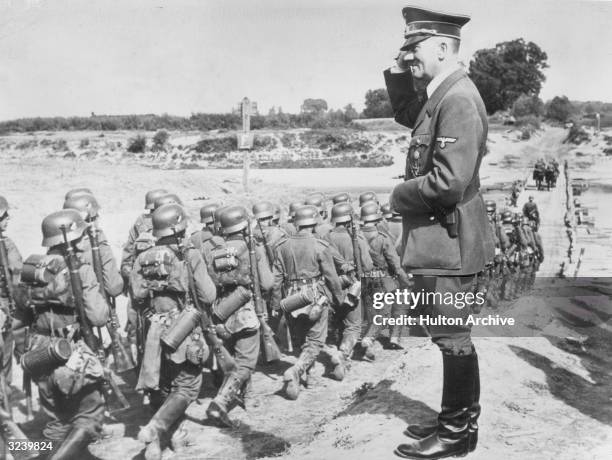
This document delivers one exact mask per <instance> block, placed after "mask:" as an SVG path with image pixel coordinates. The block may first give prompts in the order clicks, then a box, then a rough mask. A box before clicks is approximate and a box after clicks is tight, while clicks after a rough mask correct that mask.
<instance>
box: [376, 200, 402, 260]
mask: <svg viewBox="0 0 612 460" xmlns="http://www.w3.org/2000/svg"><path fill="white" fill-rule="evenodd" d="M380 210H381V212H382V215H383V222H384V224H385V225H382V223H381V224H380V225H379V228H382V229H384V230H385V231H386V232H387V233H388V234H389V236H391V238H392V239H393V245H394V247H395V249H397V250H399V247H400V244H401V240H402V216H401V214H398V213H396V212H394V211H393V210H392V209H391V205H390V204H389V203H385V204H383V205H382V206H381V208H380ZM398 254H399V251H398Z"/></svg>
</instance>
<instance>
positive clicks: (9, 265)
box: [0, 196, 23, 410]
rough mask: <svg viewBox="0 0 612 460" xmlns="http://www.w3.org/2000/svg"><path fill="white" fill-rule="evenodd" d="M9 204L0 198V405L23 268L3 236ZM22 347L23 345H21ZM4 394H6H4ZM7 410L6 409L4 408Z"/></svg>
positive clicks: (7, 381)
mask: <svg viewBox="0 0 612 460" xmlns="http://www.w3.org/2000/svg"><path fill="white" fill-rule="evenodd" d="M8 210H9V204H8V201H7V200H6V198H4V197H3V196H0V240H1V241H0V244H1V245H2V246H3V248H2V249H1V250H3V251H6V257H7V260H6V266H5V265H4V262H3V261H2V260H0V265H1V266H0V333H1V334H2V344H1V349H0V354H1V355H0V359H1V361H0V365H1V366H2V369H0V372H2V375H3V382H4V385H1V386H0V403H1V404H4V401H6V400H8V397H9V396H10V395H9V394H8V391H9V388H10V383H11V379H12V368H13V346H14V344H15V342H14V338H13V330H12V329H13V328H12V327H11V321H12V320H11V316H12V315H13V314H14V312H11V311H10V310H11V304H12V305H13V307H14V306H15V297H14V296H13V295H12V293H13V292H14V288H15V286H16V285H17V283H18V282H19V275H20V273H21V268H22V266H23V260H22V258H21V254H20V253H19V250H18V249H17V246H15V243H13V240H11V239H10V238H9V237H7V236H6V235H5V232H6V229H7V228H8V223H9V219H10V218H9V213H8ZM21 345H22V346H23V344H21ZM5 392H6V393H7V394H5ZM5 409H7V410H8V408H5Z"/></svg>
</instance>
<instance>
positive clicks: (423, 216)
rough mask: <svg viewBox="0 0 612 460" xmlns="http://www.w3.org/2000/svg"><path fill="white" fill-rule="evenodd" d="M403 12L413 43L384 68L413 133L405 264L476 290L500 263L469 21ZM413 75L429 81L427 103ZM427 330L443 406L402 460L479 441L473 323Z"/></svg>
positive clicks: (431, 283)
mask: <svg viewBox="0 0 612 460" xmlns="http://www.w3.org/2000/svg"><path fill="white" fill-rule="evenodd" d="M402 13H403V16H404V19H405V20H406V30H405V39H406V40H405V43H404V45H403V46H402V48H401V51H402V53H400V56H399V57H398V61H397V65H396V66H394V68H392V69H390V70H388V71H386V72H385V80H386V84H387V89H388V92H389V97H390V99H391V105H392V107H393V109H394V112H395V116H396V119H397V120H398V121H399V122H400V123H403V124H404V125H406V126H408V127H411V128H412V129H413V131H412V139H411V141H410V146H409V152H408V156H407V160H406V171H405V181H404V182H403V183H402V184H400V185H398V186H396V187H395V188H394V190H393V192H392V194H391V198H390V203H391V207H392V209H393V210H395V211H397V212H399V213H400V214H401V215H402V218H403V233H402V244H401V250H402V266H403V268H404V270H406V271H409V272H411V273H413V275H414V282H415V286H414V289H415V290H417V291H418V290H421V289H423V290H424V292H425V293H427V292H435V293H442V297H446V293H451V294H452V295H453V296H454V297H455V298H456V296H457V294H461V295H465V294H466V293H469V292H471V293H474V294H475V293H476V284H477V283H476V281H477V277H478V275H477V274H478V273H479V272H481V271H482V270H483V269H484V267H485V264H486V262H488V261H490V260H492V259H493V255H494V243H493V238H492V235H491V230H490V226H489V225H488V223H487V215H486V210H485V204H484V201H483V198H482V196H481V193H480V190H479V189H480V180H479V168H480V162H481V160H482V157H483V155H484V153H485V143H486V140H487V129H488V127H487V114H486V110H485V106H484V104H483V102H482V98H481V97H480V94H479V93H478V90H477V89H476V87H475V86H474V84H473V83H472V81H471V80H470V79H469V78H468V76H467V75H466V73H465V71H464V70H463V69H462V68H461V67H460V66H459V64H458V60H457V53H458V51H459V42H460V31H461V27H462V26H463V25H464V24H466V23H467V22H468V21H469V17H467V16H456V15H450V14H445V13H437V12H433V11H428V10H425V9H421V8H414V7H407V8H404V9H403V10H402ZM413 77H414V79H416V80H419V81H420V82H427V88H426V91H427V101H426V102H425V103H424V105H422V99H421V98H420V96H419V94H418V93H417V92H416V90H415V89H414V80H413ZM420 104H421V105H422V107H421V109H420V111H419V113H418V115H417V116H416V118H415V117H414V110H415V107H418V106H419V105H420ZM428 297H429V298H430V299H431V298H432V297H433V298H434V300H439V297H440V296H428ZM424 308H425V309H426V311H428V312H429V314H430V315H431V316H432V317H433V318H437V317H439V316H445V317H447V318H448V317H453V318H462V319H463V320H464V321H465V319H467V317H468V315H469V314H470V313H471V309H470V307H469V306H467V307H465V308H458V307H456V306H455V305H453V304H450V305H449V304H445V303H443V302H442V303H438V302H436V301H433V302H430V303H429V304H427V305H424ZM429 333H430V335H431V337H432V340H433V342H434V343H435V344H436V345H438V347H439V348H440V350H441V352H442V357H443V368H444V379H443V392H442V410H441V412H440V413H439V414H438V419H437V421H436V422H435V423H433V424H432V425H430V426H421V425H411V426H409V427H408V428H407V429H406V430H405V432H404V433H405V434H406V435H407V436H409V437H410V438H412V439H411V441H409V442H407V443H406V444H401V445H399V446H398V447H397V449H396V450H395V453H396V455H398V456H400V457H404V458H428V459H434V458H443V457H449V456H453V455H464V454H467V453H468V452H469V451H471V450H473V449H474V448H475V447H476V439H477V432H478V425H477V423H476V422H477V419H478V415H479V413H480V406H479V404H478V400H479V394H480V382H479V374H478V357H477V355H476V351H475V349H474V346H473V344H472V340H471V330H470V326H468V325H464V326H453V327H449V326H430V327H429Z"/></svg>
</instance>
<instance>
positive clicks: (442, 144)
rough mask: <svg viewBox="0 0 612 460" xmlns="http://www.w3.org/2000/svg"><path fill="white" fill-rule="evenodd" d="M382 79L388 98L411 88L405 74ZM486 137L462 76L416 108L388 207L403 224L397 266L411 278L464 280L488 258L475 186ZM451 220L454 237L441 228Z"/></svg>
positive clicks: (472, 91)
mask: <svg viewBox="0 0 612 460" xmlns="http://www.w3.org/2000/svg"><path fill="white" fill-rule="evenodd" d="M389 77H390V78H389V79H387V85H388V90H389V93H390V94H391V92H392V89H391V88H396V87H398V86H402V85H406V84H411V77H410V81H408V77H407V76H406V74H390V75H389ZM389 85H391V87H389ZM487 130H488V122H487V114H486V110H485V107H484V103H483V102H482V99H481V97H480V94H479V93H478V90H477V89H476V87H475V86H474V84H473V83H472V81H471V80H470V79H469V78H468V76H467V74H466V73H465V72H464V71H463V70H457V71H455V72H453V73H452V74H451V75H449V76H448V77H446V78H445V79H444V80H443V81H442V83H441V84H440V86H438V88H436V90H435V91H434V92H433V94H432V95H431V97H430V98H429V99H428V101H427V102H426V103H425V105H424V106H423V108H422V109H421V111H420V113H419V115H418V117H417V119H416V121H415V123H414V129H413V131H412V139H411V141H410V145H409V150H408V155H407V158H406V169H405V181H404V182H403V183H402V184H399V185H397V186H396V187H395V188H394V190H393V192H392V194H391V197H390V200H389V202H390V204H391V207H392V209H393V210H395V211H396V212H398V213H400V214H401V215H402V218H403V234H402V245H401V247H402V266H403V267H404V268H405V269H407V270H409V271H411V272H412V273H413V274H421V275H447V276H448V275H450V276H454V275H469V274H474V273H478V272H480V271H481V270H483V269H484V267H485V264H486V263H487V262H488V261H490V260H492V259H493V254H494V248H495V246H494V242H493V236H492V234H491V228H490V226H489V225H488V223H487V216H486V211H485V205H484V200H483V198H482V195H481V193H480V179H479V169H480V163H481V160H482V157H483V155H484V153H485V151H486V140H487ZM455 210H456V211H455ZM453 216H454V217H455V219H456V223H457V233H458V236H457V237H453V236H452V235H451V234H449V233H450V232H449V231H448V230H447V225H445V223H446V219H447V218H452V217H453ZM443 220H444V222H443Z"/></svg>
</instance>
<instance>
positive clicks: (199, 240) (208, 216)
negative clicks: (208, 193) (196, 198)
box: [189, 203, 221, 255]
mask: <svg viewBox="0 0 612 460" xmlns="http://www.w3.org/2000/svg"><path fill="white" fill-rule="evenodd" d="M220 207H221V205H220V204H218V203H210V204H206V205H204V206H202V207H201V208H200V223H202V224H204V227H202V229H201V230H198V231H197V232H194V233H193V234H192V235H191V236H190V237H189V241H191V244H193V246H194V247H195V248H196V249H197V250H198V251H200V253H202V248H203V246H204V244H205V243H206V242H207V241H208V240H210V239H211V238H212V237H213V236H215V226H214V224H215V211H216V210H217V209H219V208H220ZM202 255H203V254H202Z"/></svg>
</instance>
